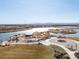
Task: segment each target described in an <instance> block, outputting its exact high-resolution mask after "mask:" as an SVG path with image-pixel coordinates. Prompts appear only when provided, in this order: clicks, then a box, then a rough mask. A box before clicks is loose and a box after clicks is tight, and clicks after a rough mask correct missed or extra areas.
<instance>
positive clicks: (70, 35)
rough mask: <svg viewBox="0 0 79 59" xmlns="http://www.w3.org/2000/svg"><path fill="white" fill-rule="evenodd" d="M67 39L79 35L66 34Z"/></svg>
mask: <svg viewBox="0 0 79 59" xmlns="http://www.w3.org/2000/svg"><path fill="white" fill-rule="evenodd" d="M65 36H66V37H79V33H76V34H66V35H65Z"/></svg>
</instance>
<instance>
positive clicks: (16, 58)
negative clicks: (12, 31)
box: [0, 45, 55, 59]
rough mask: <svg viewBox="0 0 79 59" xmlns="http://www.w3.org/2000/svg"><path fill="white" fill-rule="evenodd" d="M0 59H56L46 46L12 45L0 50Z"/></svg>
mask: <svg viewBox="0 0 79 59" xmlns="http://www.w3.org/2000/svg"><path fill="white" fill-rule="evenodd" d="M0 59H55V58H54V57H53V58H52V49H50V48H49V47H47V46H44V45H12V46H8V47H1V48H0Z"/></svg>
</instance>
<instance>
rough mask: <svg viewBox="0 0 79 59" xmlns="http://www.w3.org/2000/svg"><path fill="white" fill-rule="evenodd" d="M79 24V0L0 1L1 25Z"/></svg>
mask: <svg viewBox="0 0 79 59" xmlns="http://www.w3.org/2000/svg"><path fill="white" fill-rule="evenodd" d="M27 23H79V0H0V24H27Z"/></svg>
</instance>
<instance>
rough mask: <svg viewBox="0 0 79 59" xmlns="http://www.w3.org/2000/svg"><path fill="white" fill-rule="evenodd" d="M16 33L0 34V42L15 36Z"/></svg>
mask: <svg viewBox="0 0 79 59" xmlns="http://www.w3.org/2000/svg"><path fill="white" fill-rule="evenodd" d="M16 34H17V33H16V32H9V33H0V40H2V41H4V40H8V39H9V37H10V36H13V35H16Z"/></svg>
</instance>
